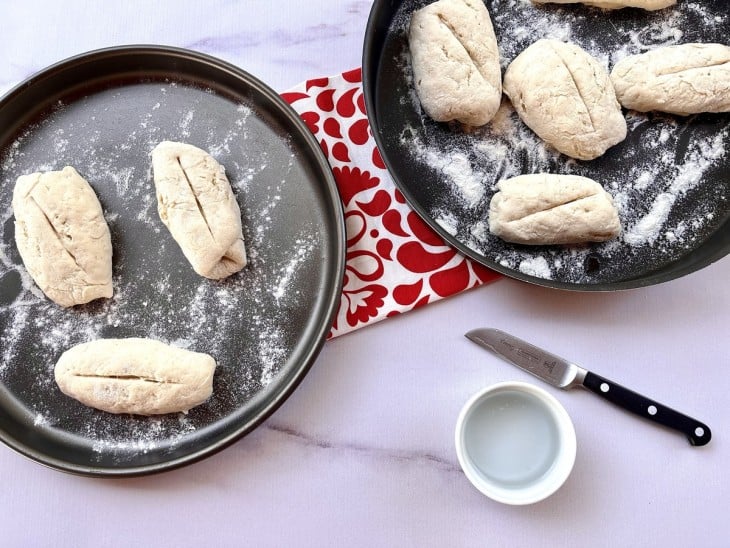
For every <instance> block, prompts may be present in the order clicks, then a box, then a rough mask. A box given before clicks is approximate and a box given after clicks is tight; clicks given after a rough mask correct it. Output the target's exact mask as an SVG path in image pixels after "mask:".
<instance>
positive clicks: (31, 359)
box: [0, 46, 345, 476]
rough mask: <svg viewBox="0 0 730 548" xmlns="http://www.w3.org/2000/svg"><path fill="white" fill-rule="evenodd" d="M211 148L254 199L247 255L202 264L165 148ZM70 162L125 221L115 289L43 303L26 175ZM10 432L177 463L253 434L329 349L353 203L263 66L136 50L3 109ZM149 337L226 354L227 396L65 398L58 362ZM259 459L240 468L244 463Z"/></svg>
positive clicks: (0, 277)
mask: <svg viewBox="0 0 730 548" xmlns="http://www.w3.org/2000/svg"><path fill="white" fill-rule="evenodd" d="M162 140H174V141H183V142H188V143H191V144H194V145H196V146H198V147H200V148H203V149H205V150H208V151H210V152H211V154H212V155H213V156H214V157H216V159H217V160H218V161H219V162H220V163H221V164H222V165H223V166H224V167H225V168H226V172H227V174H228V177H229V179H230V181H231V184H232V187H233V189H234V193H235V194H236V196H237V199H238V202H239V204H240V206H241V211H242V219H243V227H244V238H245V240H246V244H247V248H248V256H249V265H248V266H247V267H246V268H245V269H244V270H243V271H242V272H240V273H238V274H236V275H234V276H231V277H230V278H228V279H226V280H223V281H211V280H207V279H204V278H201V277H200V276H198V275H197V274H195V273H194V272H193V270H192V268H191V267H190V265H189V264H188V262H187V261H186V260H185V258H184V256H183V255H182V252H181V251H180V249H179V247H178V246H177V244H176V243H175V242H174V241H173V240H172V237H171V236H170V234H169V232H168V231H167V229H166V228H165V227H164V226H163V225H162V224H161V222H160V220H159V217H158V215H157V211H156V199H155V192H154V184H153V181H152V172H151V162H150V152H151V150H152V148H154V146H155V145H156V144H157V142H159V141H162ZM65 165H73V166H74V167H75V168H76V169H77V170H78V171H79V173H80V174H81V175H82V176H83V177H85V178H87V180H88V181H89V183H90V184H91V186H92V187H93V188H94V190H95V191H96V193H97V195H98V197H99V200H100V202H101V204H102V206H103V208H104V211H105V217H106V218H107V221H108V223H109V225H110V230H111V233H112V244H113V249H114V258H113V281H114V291H115V293H114V297H113V298H112V299H109V300H98V301H95V302H93V303H89V304H88V305H83V306H79V307H75V308H73V309H62V308H60V307H58V306H56V305H55V304H53V303H51V302H50V301H49V300H48V299H46V298H45V297H44V296H43V295H42V294H41V293H40V292H39V290H38V289H37V288H36V287H35V286H34V284H33V282H32V280H30V278H29V277H28V275H27V274H26V273H25V270H24V267H23V265H22V261H21V259H20V256H19V254H18V252H17V249H16V247H15V241H14V222H13V217H12V209H11V206H10V201H11V197H12V191H13V186H14V184H15V180H16V178H17V177H18V176H19V175H22V174H24V173H30V172H34V171H39V170H51V169H54V170H55V169H61V168H63V167H64V166H65ZM0 214H1V215H2V218H1V220H0V235H1V240H0V334H2V344H1V345H0V439H1V440H2V441H3V442H5V443H6V444H7V445H8V446H10V447H11V448H13V449H15V450H16V451H18V452H20V453H22V454H24V455H26V456H28V457H30V458H31V459H34V460H36V461H38V462H40V463H42V464H45V465H48V466H51V467H53V468H56V469H60V470H64V471H68V472H73V473H78V474H85V475H92V476H127V475H141V474H149V473H153V472H160V471H163V470H168V469H172V468H175V467H179V466H181V465H184V464H188V463H191V462H194V461H196V460H199V459H201V458H203V457H206V456H208V455H210V454H212V453H213V452H215V451H218V450H220V449H222V448H224V447H226V446H227V445H229V444H230V443H232V442H234V441H235V440H237V439H239V438H240V437H241V436H243V435H245V434H246V433H248V432H250V431H251V430H253V429H254V428H255V427H256V426H257V425H259V424H260V423H261V422H262V421H264V420H265V419H266V418H267V417H268V416H269V415H271V414H272V413H273V412H274V410H276V409H277V407H279V406H280V405H281V404H282V402H283V401H284V400H285V399H286V398H287V397H288V396H289V395H290V394H291V393H292V391H293V390H294V389H295V388H296V387H297V385H298V384H299V382H300V381H301V380H302V378H303V377H304V376H305V374H306V373H307V371H308V370H309V369H310V367H311V366H312V364H313V362H314V361H315V359H316V356H317V355H318V353H319V351H320V349H321V347H322V345H323V343H324V341H325V340H326V337H327V335H328V333H329V331H330V328H331V325H332V322H333V319H334V314H335V312H336V309H337V307H338V305H339V301H340V292H341V285H342V279H343V273H344V254H345V236H344V234H345V232H344V216H343V212H342V205H341V202H340V199H339V196H338V193H337V189H336V186H335V182H334V178H333V176H332V173H331V171H330V167H329V165H328V163H327V161H326V159H325V157H324V155H323V154H322V152H321V150H320V148H319V146H318V145H317V142H316V141H315V139H314V138H313V137H312V135H311V133H310V132H309V131H308V130H307V128H306V126H305V125H304V124H303V123H302V122H301V120H300V119H299V117H298V116H297V114H296V113H295V112H294V111H293V110H292V109H291V108H290V107H289V106H288V105H287V104H286V103H285V102H284V101H283V100H282V99H281V98H280V97H279V96H278V95H277V94H276V93H275V92H274V91H272V90H271V89H270V88H268V87H267V86H266V85H265V84H263V83H262V82H260V81H259V80H258V79H256V78H255V77H253V76H251V75H250V74H248V73H246V72H244V71H242V70H240V69H238V68H237V67H234V66H232V65H230V64H227V63H225V62H223V61H220V60H218V59H215V58H212V57H209V56H206V55H202V54H199V53H195V52H192V51H187V50H181V49H175V48H168V47H157V46H129V47H118V48H111V49H104V50H99V51H94V52H91V53H86V54H83V55H79V56H77V57H74V58H71V59H68V60H66V61H63V62H61V63H59V64H56V65H53V66H51V67H49V68H47V69H45V70H43V71H42V72H40V73H38V74H37V75H35V76H33V77H31V78H30V79H29V80H27V81H26V82H23V83H22V84H20V85H19V86H17V87H16V88H14V89H13V90H11V91H10V92H9V93H8V94H7V95H6V96H5V97H4V98H3V99H2V100H1V101H0ZM131 336H138V337H152V338H156V339H159V340H163V341H164V342H167V343H171V344H176V345H179V346H182V347H185V348H189V349H191V350H195V351H199V352H207V353H210V354H212V355H213V356H214V357H215V358H216V360H217V363H218V367H217V370H216V374H215V377H214V391H213V396H212V398H211V399H210V400H209V401H207V402H206V403H204V404H203V405H201V406H199V407H196V408H194V409H192V410H190V411H189V413H187V414H175V415H165V416H160V417H137V416H130V415H112V414H108V413H104V412H101V411H97V410H94V409H91V408H87V407H85V406H83V405H82V404H80V403H79V402H77V401H75V400H73V399H71V398H68V397H67V396H65V395H64V394H62V393H61V392H60V391H59V389H58V388H57V386H56V385H55V382H54V381H53V366H54V364H55V362H56V361H57V359H58V357H59V356H60V354H61V353H62V352H63V351H64V350H65V349H66V348H67V347H69V346H72V345H74V344H77V343H80V342H84V341H87V340H91V339H94V338H102V337H103V338H109V337H131ZM243 465H245V463H242V466H243Z"/></svg>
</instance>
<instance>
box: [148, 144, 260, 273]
mask: <svg viewBox="0 0 730 548" xmlns="http://www.w3.org/2000/svg"><path fill="white" fill-rule="evenodd" d="M152 168H153V171H154V179H155V188H156V191H157V210H158V212H159V214H160V219H162V222H163V223H165V226H167V228H168V229H170V233H171V234H172V237H173V238H174V239H175V241H176V242H177V243H178V244H179V245H180V249H182V252H183V254H184V255H185V257H186V258H187V259H188V261H190V264H191V265H192V266H193V269H194V270H195V272H197V273H198V274H200V275H201V276H205V277H206V278H211V279H215V280H217V279H221V278H225V277H227V276H230V275H231V274H234V273H236V272H238V271H239V270H241V269H242V268H243V267H244V266H246V248H245V246H244V243H243V231H242V227H241V210H240V208H239V206H238V202H237V201H236V197H235V196H234V195H233V191H232V190H231V185H230V183H229V182H228V179H227V178H226V173H225V170H224V168H223V166H221V165H220V164H219V163H218V162H217V161H216V160H215V159H214V158H213V157H212V156H211V155H210V154H208V153H207V152H205V151H204V150H201V149H199V148H197V147H195V146H193V145H188V144H185V143H175V142H171V141H164V142H162V143H160V144H159V145H157V146H156V147H155V149H154V150H153V151H152Z"/></svg>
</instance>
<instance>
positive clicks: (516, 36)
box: [363, 0, 730, 291]
mask: <svg viewBox="0 0 730 548" xmlns="http://www.w3.org/2000/svg"><path fill="white" fill-rule="evenodd" d="M429 3H430V0H404V1H388V0H376V1H375V2H374V3H373V6H372V10H371V13H370V18H369V21H368V25H367V29H366V35H365V42H364V52H363V82H364V88H365V102H366V106H367V112H368V117H369V119H370V123H371V126H372V129H373V134H374V137H375V140H376V142H377V143H378V146H379V148H380V151H381V154H382V157H383V159H384V161H385V163H386V165H387V167H388V170H389V172H390V174H391V175H392V177H393V179H394V182H395V184H396V185H397V186H398V187H399V189H400V190H401V191H402V192H403V194H404V195H405V197H406V199H407V201H408V203H409V204H410V205H411V206H412V207H413V209H414V210H415V211H416V212H417V213H418V214H419V215H420V216H421V217H422V218H423V219H424V220H425V221H426V222H427V223H428V224H429V225H430V226H431V227H432V228H433V229H434V230H435V231H436V232H438V233H439V234H440V235H441V236H442V237H443V238H444V239H445V240H446V241H447V242H449V243H450V244H451V245H453V246H454V247H456V248H457V249H458V250H459V251H461V252H462V253H464V254H465V255H467V256H469V257H471V258H472V259H475V260H476V261H478V262H480V263H482V264H484V265H485V266H488V267H490V268H492V269H494V270H496V271H498V272H501V273H502V274H505V275H507V276H510V277H513V278H516V279H519V280H523V281H526V282H530V283H534V284H538V285H542V286H547V287H553V288H561V289H569V290H581V291H611V290H619V289H629V288H637V287H642V286H648V285H653V284H657V283H662V282H667V281H669V280H672V279H675V278H678V277H680V276H684V275H686V274H689V273H691V272H694V271H696V270H698V269H700V268H703V267H704V266H707V265H708V264H710V263H712V262H713V261H716V260H718V259H720V258H722V257H724V256H725V255H726V254H727V253H728V251H730V131H729V128H730V114H705V115H697V116H692V117H687V118H682V117H677V116H671V115H661V114H650V115H641V116H634V117H633V120H630V124H629V125H630V129H629V135H628V137H627V139H626V140H625V141H624V142H622V143H620V144H619V145H617V146H615V147H613V148H612V149H610V150H609V151H608V152H607V153H606V154H605V155H604V156H602V157H601V158H599V159H597V160H593V161H591V162H576V161H574V160H571V159H569V158H567V157H566V156H562V155H557V154H556V155H555V157H551V158H550V159H549V161H547V162H545V163H546V164H549V167H550V171H552V172H557V173H563V172H570V173H575V174H580V175H585V176H588V177H591V178H594V179H595V180H597V181H599V182H602V183H603V184H608V183H610V182H611V181H616V180H619V181H620V180H621V178H622V177H628V176H629V173H630V170H631V168H632V167H633V168H635V169H636V167H637V166H638V165H639V162H643V163H646V164H647V165H651V164H652V162H654V161H655V159H656V161H657V162H658V161H660V159H662V161H665V160H666V157H667V156H666V155H667V154H669V155H670V156H671V158H672V160H671V162H669V163H668V164H667V165H666V166H665V169H664V171H661V170H659V172H660V173H661V175H660V176H659V178H661V177H663V176H664V175H665V174H666V173H669V172H671V169H672V166H673V165H675V163H676V165H683V163H686V162H688V161H689V160H691V159H692V158H694V157H693V156H692V154H696V153H698V154H701V153H702V151H699V152H697V149H698V147H699V145H697V143H699V142H701V140H702V139H704V140H705V141H706V140H707V139H709V138H711V137H712V136H713V135H719V136H720V139H721V141H722V142H721V143H717V145H718V148H719V147H722V148H723V149H724V153H723V157H722V158H721V159H720V160H719V161H717V162H715V163H714V164H713V165H711V166H709V167H707V169H705V170H704V172H703V175H702V181H701V183H700V184H697V185H695V186H693V188H692V189H691V190H689V191H688V192H686V193H684V194H683V195H682V196H681V199H678V200H677V201H676V203H674V205H673V207H672V209H671V213H670V215H669V218H668V219H667V221H666V226H667V227H671V228H672V229H675V228H677V227H678V229H677V230H675V231H674V232H672V231H670V230H668V231H667V234H666V238H665V237H664V236H665V235H664V234H662V235H661V238H662V239H661V241H659V240H657V241H650V242H648V243H647V245H640V246H630V245H627V244H626V242H625V241H624V240H623V239H622V240H620V241H614V242H613V243H608V244H595V245H590V246H586V247H581V248H567V247H559V246H542V247H530V246H519V245H514V244H509V243H506V242H503V241H501V240H500V239H499V238H496V237H495V236H493V235H491V234H490V233H488V231H482V233H481V234H479V238H475V237H474V233H475V231H474V230H473V229H474V227H475V226H477V223H480V222H481V223H484V222H485V220H486V219H487V212H488V207H489V200H490V199H491V196H492V195H493V194H494V188H493V185H494V183H496V182H497V181H498V180H499V179H500V178H502V175H503V173H502V172H501V171H500V167H499V166H498V165H496V164H495V163H494V162H492V163H490V162H491V160H490V159H488V158H487V157H486V155H484V154H479V153H478V152H475V150H476V149H475V145H476V144H477V143H478V142H479V140H487V141H488V140H489V139H492V137H493V136H492V135H491V134H490V132H489V130H488V129H487V130H486V131H485V132H477V133H476V134H468V133H464V132H461V131H460V130H459V129H454V128H453V127H450V126H449V125H447V124H441V123H436V122H434V121H433V120H431V119H429V118H428V117H427V116H425V114H424V113H423V112H422V111H421V108H420V105H419V104H418V101H417V99H416V96H415V93H414V90H413V86H412V84H411V83H410V82H409V71H410V66H409V65H410V60H409V50H408V40H407V31H406V29H407V25H408V21H409V19H410V15H411V13H412V12H413V11H414V10H415V9H418V8H420V7H423V6H424V5H426V4H429ZM485 4H486V6H487V8H488V9H489V11H490V13H491V15H492V20H493V23H494V27H495V32H496V34H497V40H498V43H499V45H500V49H501V50H502V57H503V70H504V66H505V63H506V62H509V61H510V60H511V59H512V58H513V57H514V55H516V54H517V53H519V52H520V51H521V50H522V49H524V48H525V47H527V46H528V45H530V44H531V43H532V42H534V41H536V40H538V39H539V38H542V37H545V36H546V35H548V34H549V30H550V29H549V28H546V27H547V25H546V22H549V23H550V24H552V25H560V28H563V29H565V30H566V31H567V33H568V34H569V36H568V38H569V39H570V40H571V41H574V42H576V43H578V44H579V45H582V46H583V47H586V48H587V49H589V51H592V52H598V53H599V54H600V56H601V57H602V58H603V59H604V60H605V59H608V58H610V56H611V55H612V54H614V52H616V51H617V50H618V49H620V48H623V51H624V52H625V53H627V54H632V53H640V52H641V51H640V50H641V49H643V46H642V47H637V46H636V45H635V44H632V43H631V39H632V37H633V38H636V37H638V39H639V40H640V41H641V42H642V43H644V44H645V45H646V44H649V45H650V44H651V43H654V42H656V43H659V42H662V41H666V38H667V36H670V37H671V36H675V35H672V34H669V35H665V36H663V35H662V33H664V34H666V33H676V32H679V33H681V36H678V38H677V40H676V41H678V42H681V43H684V42H693V41H694V42H721V43H725V42H726V41H727V36H728V33H730V18H728V17H727V13H726V6H725V3H724V2H723V1H722V0H710V1H708V2H703V3H702V5H701V6H698V5H692V3H682V2H680V3H679V4H678V5H677V6H676V7H673V8H668V9H667V10H662V11H661V12H646V11H643V10H637V9H623V10H615V11H604V10H600V9H595V8H588V7H585V6H581V5H569V6H557V5H554V4H553V5H551V4H547V5H542V6H532V5H530V3H529V2H519V1H517V0H486V1H485ZM520 14H522V15H520ZM651 25H654V27H652V26H651ZM652 28H656V29H659V30H660V31H661V32H656V33H654V32H653V31H652V30H651V29H652ZM629 115H630V113H627V116H629ZM515 119H516V117H515ZM516 123H518V122H516ZM519 123H521V122H519ZM660 127H664V128H668V129H667V131H668V132H669V133H670V135H671V138H670V139H669V140H668V141H667V142H666V144H663V145H661V146H658V147H655V148H652V147H649V146H647V142H648V137H649V132H657V131H659V130H658V129H657V128H660ZM528 131H529V130H528ZM655 140H656V139H655ZM416 141H418V142H420V143H421V144H422V145H424V146H426V147H429V148H430V149H431V150H442V151H444V152H447V151H448V150H449V149H450V148H452V147H457V148H458V149H459V150H461V151H462V152H464V155H465V157H467V158H468V161H469V163H470V166H471V168H472V169H474V171H476V172H484V173H485V174H486V176H485V179H484V184H485V186H486V188H487V191H486V193H485V195H484V197H483V199H482V200H481V201H480V202H479V204H478V205H477V206H476V207H471V206H470V205H465V204H464V203H463V201H460V200H459V199H454V192H453V185H450V183H449V182H448V180H447V178H446V177H445V176H444V172H443V170H442V169H440V167H439V166H438V163H436V164H433V163H431V164H429V162H427V161H424V159H423V158H422V157H419V154H416V153H414V149H413V143H414V142H416ZM510 154H512V156H511V160H512V161H513V162H517V163H520V162H521V164H522V168H523V169H522V171H521V173H531V172H534V171H536V170H535V166H534V165H533V164H531V162H530V159H529V155H527V154H525V151H524V150H522V151H519V150H516V149H515V150H511V151H510ZM520 155H522V156H520ZM654 155H656V156H654ZM670 164H671V165H670ZM537 171H540V170H537ZM516 174H517V173H514V175H516ZM660 183H661V181H660ZM610 190H611V188H610V187H609V191H610ZM652 192H653V193H652ZM659 192H661V184H659V185H655V188H654V189H653V190H652V189H650V190H648V191H646V192H643V193H642V192H635V191H633V190H632V192H631V193H630V194H628V200H627V201H628V205H627V207H626V210H627V211H641V212H642V213H647V212H648V210H649V207H650V205H651V204H652V201H653V200H655V199H656V198H657V195H658V193H659ZM443 219H447V220H448V222H447V223H444V222H443ZM622 221H624V222H623V224H624V229H626V228H630V227H628V226H627V225H626V223H625V219H622ZM700 221H701V222H700ZM482 227H483V225H482ZM679 229H681V230H682V231H683V232H682V238H676V235H677V234H679ZM484 232H486V234H485V233H484ZM535 259H539V260H540V261H543V262H542V263H541V264H542V266H543V267H545V266H546V265H549V266H550V269H551V270H550V278H549V279H548V278H546V277H543V275H542V274H540V275H539V276H538V275H535V269H534V268H532V269H531V268H530V262H531V261H534V260H535ZM521 260H524V261H525V263H524V264H526V265H527V268H523V266H524V265H523V263H521V262H520V261H521Z"/></svg>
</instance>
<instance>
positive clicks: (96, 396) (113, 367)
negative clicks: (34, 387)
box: [54, 338, 216, 415]
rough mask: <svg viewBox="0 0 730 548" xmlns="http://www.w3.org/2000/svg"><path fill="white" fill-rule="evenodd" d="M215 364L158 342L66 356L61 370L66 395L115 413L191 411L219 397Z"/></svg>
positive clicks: (80, 348) (108, 343)
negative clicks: (215, 386) (214, 396)
mask: <svg viewBox="0 0 730 548" xmlns="http://www.w3.org/2000/svg"><path fill="white" fill-rule="evenodd" d="M215 367H216V363H215V360H214V359H213V358H212V357H211V356H209V355H208V354H202V353H199V352H191V351H190V350H184V349H182V348H176V347H174V346H168V345H166V344H164V343H162V342H159V341H155V340H152V339H142V338H130V339H99V340H95V341H91V342H87V343H82V344H78V345H76V346H74V347H72V348H70V349H68V350H66V351H65V352H64V353H63V354H62V355H61V357H60V358H59V360H58V362H57V363H56V368H55V371H54V373H55V378H56V383H57V384H58V387H59V388H60V389H61V391H62V392H63V393H64V394H66V395H67V396H70V397H72V398H74V399H77V400H78V401H80V402H81V403H83V404H84V405H88V406H90V407H94V408H96V409H101V410H102V411H108V412H109V413H132V414H135V415H158V414H163V413H177V412H179V411H183V412H184V411H188V410H189V409H191V408H192V407H195V406H196V405H200V404H201V403H203V402H204V401H205V400H207V399H208V398H209V397H210V396H211V394H212V393H213V373H214V372H215Z"/></svg>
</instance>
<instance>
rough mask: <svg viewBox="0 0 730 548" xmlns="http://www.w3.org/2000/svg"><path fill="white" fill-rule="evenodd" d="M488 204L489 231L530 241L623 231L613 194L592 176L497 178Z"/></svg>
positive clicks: (601, 237) (600, 237) (584, 238)
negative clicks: (495, 186)
mask: <svg viewBox="0 0 730 548" xmlns="http://www.w3.org/2000/svg"><path fill="white" fill-rule="evenodd" d="M497 189H498V190H499V191H498V192H497V193H496V194H495V195H494V196H493V197H492V201H491V202H490V203H489V230H490V232H492V234H494V235H495V236H499V237H500V238H502V239H503V240H505V241H507V242H512V243H517V244H528V245H551V244H577V243H583V242H603V241H606V240H611V239H613V238H615V237H616V236H618V235H619V233H620V232H621V224H620V222H619V217H618V211H617V210H616V206H615V205H614V203H613V200H612V198H611V195H610V194H609V193H608V192H606V191H605V190H604V189H603V187H602V186H601V185H600V184H598V183H597V182H595V181H593V180H592V179H588V178H587V177H580V176H578V175H555V174H549V173H537V174H533V175H520V176H518V177H513V178H511V179H505V180H503V181H500V182H499V183H497Z"/></svg>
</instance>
